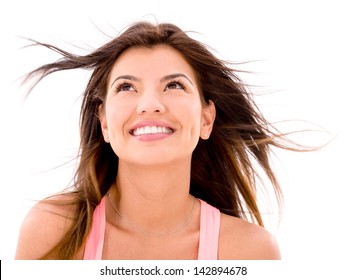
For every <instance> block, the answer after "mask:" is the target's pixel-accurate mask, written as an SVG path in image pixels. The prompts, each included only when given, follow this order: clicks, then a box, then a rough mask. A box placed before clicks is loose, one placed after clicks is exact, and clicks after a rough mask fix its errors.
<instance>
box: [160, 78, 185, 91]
mask: <svg viewBox="0 0 346 280" xmlns="http://www.w3.org/2000/svg"><path fill="white" fill-rule="evenodd" d="M172 85H178V86H179V87H180V89H183V90H185V88H186V87H185V84H184V83H183V82H182V81H178V80H172V81H170V82H169V83H168V84H167V86H166V89H168V87H169V86H172ZM166 89H165V90H166ZM174 89H177V88H174Z"/></svg>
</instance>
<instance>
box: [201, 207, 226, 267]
mask: <svg viewBox="0 0 346 280" xmlns="http://www.w3.org/2000/svg"><path fill="white" fill-rule="evenodd" d="M200 202H201V215H200V233H199V250H198V259H199V260H217V259H218V249H219V233H220V218H221V214H220V210H219V209H217V208H215V207H213V206H211V205H209V204H208V203H206V202H205V201H203V200H200Z"/></svg>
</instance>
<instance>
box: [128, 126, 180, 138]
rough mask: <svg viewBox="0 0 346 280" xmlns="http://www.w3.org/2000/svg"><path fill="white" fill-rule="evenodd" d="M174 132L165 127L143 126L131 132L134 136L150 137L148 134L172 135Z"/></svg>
mask: <svg viewBox="0 0 346 280" xmlns="http://www.w3.org/2000/svg"><path fill="white" fill-rule="evenodd" d="M173 132H174V130H173V129H172V128H170V127H164V126H142V127H138V128H136V129H133V130H131V131H130V134H132V135H134V136H140V135H148V134H172V133H173Z"/></svg>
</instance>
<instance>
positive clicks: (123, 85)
mask: <svg viewBox="0 0 346 280" xmlns="http://www.w3.org/2000/svg"><path fill="white" fill-rule="evenodd" d="M125 88H127V89H125ZM129 88H133V85H131V84H130V83H128V82H122V83H120V84H118V85H117V86H116V87H115V92H120V91H129V90H130V89H129Z"/></svg>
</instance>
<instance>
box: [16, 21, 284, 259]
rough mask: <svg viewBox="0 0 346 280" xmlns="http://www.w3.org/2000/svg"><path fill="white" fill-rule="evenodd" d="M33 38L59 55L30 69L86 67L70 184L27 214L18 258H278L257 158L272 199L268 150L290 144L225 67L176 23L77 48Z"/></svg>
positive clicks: (136, 28) (39, 72) (144, 26)
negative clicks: (83, 50)
mask: <svg viewBox="0 0 346 280" xmlns="http://www.w3.org/2000/svg"><path fill="white" fill-rule="evenodd" d="M37 44H38V45H42V46H45V47H48V48H50V49H52V50H54V51H56V52H59V53H60V54H62V55H63V59H61V60H59V61H57V62H55V63H51V64H47V65H44V66H42V67H40V68H38V69H36V70H34V71H33V72H31V73H30V74H29V76H28V79H30V78H32V77H34V76H38V81H40V80H41V79H42V78H44V77H45V76H47V75H49V74H51V73H53V72H55V71H60V70H66V69H76V68H82V69H93V73H92V76H91V78H90V80H89V83H88V85H87V87H86V89H85V93H84V99H83V103H82V108H81V115H80V121H81V122H80V125H81V131H80V133H81V143H80V161H79V166H78V169H77V172H76V176H75V182H74V185H73V188H72V190H69V191H66V192H64V193H62V194H59V195H55V196H52V197H50V198H47V199H45V200H43V201H41V202H39V203H38V204H37V205H36V206H35V207H33V208H32V210H31V211H30V212H29V213H28V215H27V217H26V218H25V220H24V222H23V225H22V228H21V232H20V236H19V241H18V246H17V252H16V258H17V259H280V251H279V248H278V245H277V243H276V241H275V239H274V237H273V236H272V235H271V234H270V233H268V232H267V231H266V230H265V229H263V221H262V218H261V214H260V212H259V208H258V205H257V200H256V185H255V181H256V178H257V175H256V174H257V173H256V168H255V167H254V161H253V160H256V161H257V163H258V164H259V166H260V167H261V168H262V169H263V170H264V171H265V174H266V175H267V176H268V178H269V179H270V180H271V182H272V185H273V187H274V190H275V192H276V194H277V199H278V201H280V199H281V191H280V188H279V185H278V183H277V181H276V178H275V175H274V174H273V172H272V169H271V167H270V164H269V160H268V158H269V152H270V146H277V147H281V148H286V147H285V146H284V145H282V144H280V141H279V140H280V138H281V136H280V135H277V134H274V133H272V132H271V131H270V130H269V129H268V126H269V125H268V123H267V122H266V121H265V119H264V118H263V117H262V116H261V114H260V113H259V112H258V111H257V109H256V106H255V104H254V103H253V100H252V99H251V95H250V94H249V93H248V92H247V90H246V87H245V86H244V84H243V83H242V82H241V81H240V80H239V79H238V78H237V76H236V75H235V74H234V71H233V70H232V69H230V68H229V67H227V65H226V64H225V63H223V62H222V61H220V60H219V59H217V58H216V57H215V56H214V55H212V54H211V52H210V51H208V49H207V48H206V47H205V46H203V45H202V44H201V43H199V42H198V41H196V40H194V39H192V38H190V37H188V36H187V34H186V33H184V32H183V31H182V30H180V29H179V28H178V27H176V26H174V25H172V24H158V25H153V24H150V23H136V24H134V25H132V26H131V27H129V28H128V29H127V30H126V31H125V32H123V33H122V34H120V35H119V36H118V37H116V38H114V39H113V40H112V41H110V42H109V43H107V44H105V45H104V46H102V47H100V48H99V49H97V50H95V51H94V52H92V53H90V54H89V55H85V56H77V55H73V54H71V53H68V52H65V51H63V50H61V49H59V48H56V47H54V46H52V45H47V44H41V43H37ZM257 163H256V164H257ZM248 219H251V220H252V222H253V223H250V222H248V221H247V220H248ZM42 221H44V222H42ZM256 224H257V225H256Z"/></svg>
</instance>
